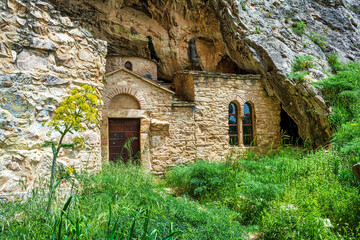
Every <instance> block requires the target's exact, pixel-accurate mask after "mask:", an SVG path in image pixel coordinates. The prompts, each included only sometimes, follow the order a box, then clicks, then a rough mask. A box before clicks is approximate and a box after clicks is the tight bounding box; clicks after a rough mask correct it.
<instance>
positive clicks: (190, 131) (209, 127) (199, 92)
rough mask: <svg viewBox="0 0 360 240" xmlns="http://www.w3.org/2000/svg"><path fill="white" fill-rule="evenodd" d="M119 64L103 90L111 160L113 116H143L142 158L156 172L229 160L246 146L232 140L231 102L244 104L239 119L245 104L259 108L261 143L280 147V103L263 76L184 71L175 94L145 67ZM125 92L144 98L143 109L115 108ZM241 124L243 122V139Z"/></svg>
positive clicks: (178, 77)
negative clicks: (267, 88)
mask: <svg viewBox="0 0 360 240" xmlns="http://www.w3.org/2000/svg"><path fill="white" fill-rule="evenodd" d="M122 59H123V60H122V61H121V63H122V64H124V62H125V60H126V59H127V60H129V61H131V62H132V64H133V65H134V67H135V66H136V65H137V64H142V65H143V64H144V60H142V61H137V60H134V59H133V58H131V59H130V58H126V57H122ZM113 62H116V61H112V63H113ZM118 62H120V61H118ZM112 67H113V68H116V66H114V65H113V66H112ZM118 68H119V69H118V70H117V71H113V72H111V73H108V74H107V77H106V78H107V83H106V84H105V87H104V92H103V99H104V108H103V114H102V116H103V122H102V127H101V129H102V130H101V131H102V156H103V159H104V160H105V161H107V159H108V149H109V146H108V144H109V139H108V122H107V119H109V118H138V119H140V151H141V163H142V165H143V166H144V167H145V168H147V169H149V170H151V171H153V172H156V173H159V174H161V173H163V172H164V170H165V169H166V167H169V166H172V165H175V164H180V163H184V162H187V161H194V160H196V159H205V160H214V161H220V160H224V159H225V158H226V156H227V155H228V154H229V152H230V150H231V149H232V148H235V149H238V150H244V149H245V147H244V145H243V144H242V142H241V141H240V146H236V147H233V146H230V145H229V135H228V132H229V126H228V106H229V104H230V103H231V102H234V103H235V104H236V105H237V106H238V109H239V116H238V119H241V118H242V116H243V111H242V109H243V106H244V104H245V103H248V104H251V106H252V107H253V110H254V111H253V117H254V120H253V123H254V135H255V139H256V141H255V145H256V146H260V147H262V148H265V147H267V146H269V145H273V146H274V147H275V146H277V145H278V144H279V143H280V103H279V102H278V101H277V100H276V99H274V98H272V97H269V96H268V95H267V93H266V91H265V89H264V86H263V84H262V81H261V77H260V75H235V74H220V73H208V72H196V71H184V72H179V73H178V74H177V75H176V76H175V79H174V87H175V89H176V93H175V92H172V91H171V90H169V89H168V88H166V87H165V86H163V85H161V84H159V83H158V82H157V81H152V80H150V79H147V78H144V77H143V76H141V75H140V74H141V73H142V72H141V71H140V72H137V71H136V70H134V71H128V70H126V69H124V68H123V65H118ZM134 69H136V68H134ZM119 95H127V96H132V97H133V98H134V99H135V100H136V101H137V102H138V103H139V104H138V107H137V109H131V108H128V107H127V106H126V105H124V104H122V106H123V109H109V106H113V105H114V106H115V105H117V104H116V103H114V101H117V99H118V96H119ZM124 99H125V98H124ZM129 104H130V102H129ZM135 106H136V105H135ZM241 127H242V126H241V123H239V129H240V136H239V137H240V139H241Z"/></svg>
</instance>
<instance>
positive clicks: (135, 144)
mask: <svg viewBox="0 0 360 240" xmlns="http://www.w3.org/2000/svg"><path fill="white" fill-rule="evenodd" d="M129 138H132V139H133V140H132V142H131V151H132V153H130V152H129V151H128V150H127V149H125V148H124V144H125V142H126V141H127V140H128V139H129ZM129 141H130V140H129ZM139 153H140V119H133V118H111V119H109V160H110V161H114V162H117V160H119V159H120V160H121V159H122V160H123V161H124V162H127V161H128V160H129V158H130V157H134V156H135V155H137V156H138V158H139V157H140V155H139ZM130 154H131V155H130ZM133 161H134V159H133Z"/></svg>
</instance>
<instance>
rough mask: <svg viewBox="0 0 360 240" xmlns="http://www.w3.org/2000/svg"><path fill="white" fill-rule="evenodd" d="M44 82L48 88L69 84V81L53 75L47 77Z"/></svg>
mask: <svg viewBox="0 0 360 240" xmlns="http://www.w3.org/2000/svg"><path fill="white" fill-rule="evenodd" d="M42 81H43V82H44V84H45V85H46V86H55V85H62V84H67V83H69V80H65V79H61V78H58V77H56V76H52V75H45V76H44V77H43V80H42Z"/></svg>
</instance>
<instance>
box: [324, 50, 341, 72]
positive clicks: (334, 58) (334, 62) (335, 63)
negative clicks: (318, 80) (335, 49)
mask: <svg viewBox="0 0 360 240" xmlns="http://www.w3.org/2000/svg"><path fill="white" fill-rule="evenodd" d="M326 60H327V62H328V64H329V65H330V67H331V71H332V73H337V72H338V71H340V70H341V69H342V63H341V62H340V61H339V56H338V55H336V54H330V55H329V56H328V57H327V58H326Z"/></svg>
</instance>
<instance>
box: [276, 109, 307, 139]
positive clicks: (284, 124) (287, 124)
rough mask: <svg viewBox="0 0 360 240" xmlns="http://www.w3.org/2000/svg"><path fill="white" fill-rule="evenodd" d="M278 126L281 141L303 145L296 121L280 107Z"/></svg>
mask: <svg viewBox="0 0 360 240" xmlns="http://www.w3.org/2000/svg"><path fill="white" fill-rule="evenodd" d="M280 118H281V121H280V128H281V133H282V140H281V141H282V143H283V144H291V145H303V140H302V139H301V137H300V135H299V128H298V125H297V124H296V122H295V121H294V120H293V119H292V118H291V117H290V116H289V115H288V114H287V112H286V111H285V110H284V109H283V108H282V107H281V113H280Z"/></svg>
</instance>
